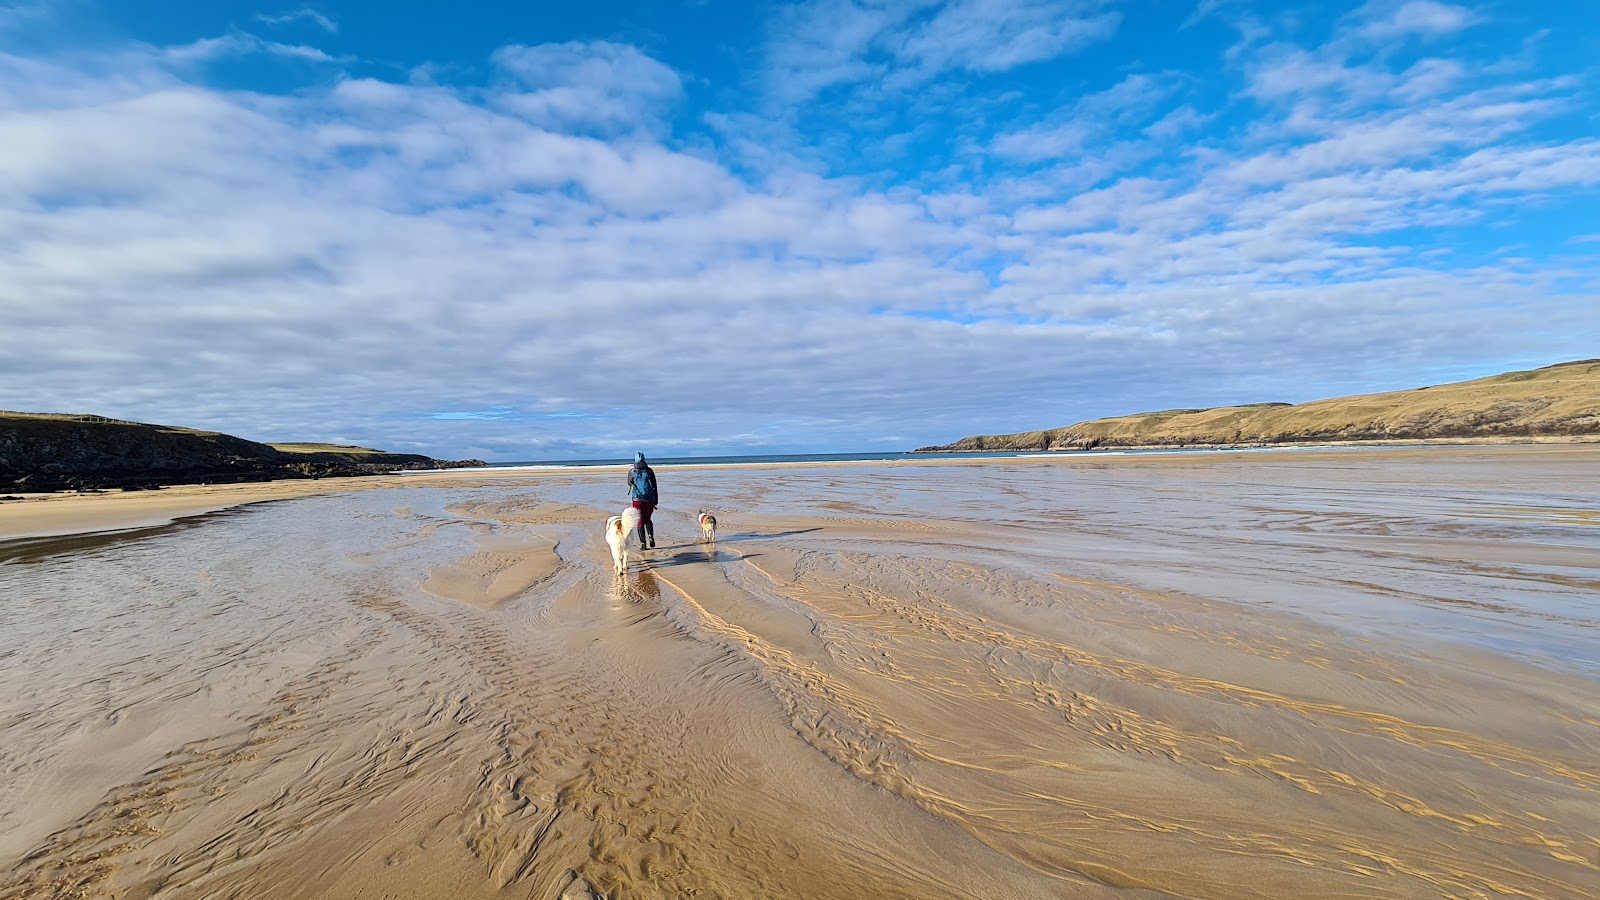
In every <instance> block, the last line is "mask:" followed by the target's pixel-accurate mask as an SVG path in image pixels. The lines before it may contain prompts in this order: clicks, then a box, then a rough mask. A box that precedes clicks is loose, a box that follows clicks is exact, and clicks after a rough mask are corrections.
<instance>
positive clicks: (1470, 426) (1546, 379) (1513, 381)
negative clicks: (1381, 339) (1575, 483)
mask: <svg viewBox="0 0 1600 900" xmlns="http://www.w3.org/2000/svg"><path fill="white" fill-rule="evenodd" d="M1578 436H1595V437H1600V360H1583V361H1580V362H1571V363H1561V364H1558V365H1554V366H1548V367H1546V368H1543V369H1535V370H1533V371H1529V372H1508V373H1506V374H1504V375H1495V376H1492V377H1489V378H1479V379H1476V380H1473V381H1462V382H1457V383H1455V384H1444V385H1438V386H1435V387H1424V388H1415V389H1413V390H1409V391H1393V392H1390V393H1384V394H1362V395H1358V396H1353V397H1337V398H1334V399H1330V400H1316V401H1313V402H1310V403H1302V404H1298V405H1291V404H1288V403H1263V404H1255V405H1251V406H1224V407H1218V408H1216V409H1177V410H1166V411H1163V412H1153V413H1140V414H1137V415H1131V416H1119V417H1115V418H1109V419H1095V420H1093V421H1089V422H1079V423H1078V424H1076V425H1068V426H1066V427H1064V428H1052V429H1047V430H1043V431H1027V432H1020V433H1017V434H1001V435H975V436H972V437H966V438H962V439H961V440H959V441H956V442H955V443H953V444H947V445H945V446H942V447H924V448H922V450H924V451H935V450H945V451H958V450H1084V449H1091V448H1096V447H1184V446H1217V445H1221V446H1228V445H1261V444H1286V443H1333V442H1346V441H1379V440H1383V441H1392V440H1435V439H1444V438H1458V439H1471V438H1518V437H1578Z"/></svg>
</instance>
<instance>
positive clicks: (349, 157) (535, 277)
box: [0, 0, 1600, 460]
mask: <svg viewBox="0 0 1600 900" xmlns="http://www.w3.org/2000/svg"><path fill="white" fill-rule="evenodd" d="M1597 61H1600V24H1597V20H1596V17H1595V16H1594V14H1593V11H1592V10H1591V9H1588V8H1587V5H1586V4H1573V3H1565V2H1559V3H1558V2H1543V0H1542V2H1523V3H1515V4H1511V3H1504V2H1495V3H1459V4H1458V3H1446V2H1442V0H1384V2H1368V3H1307V4H1294V3H1282V2H1271V3H1266V2H1261V3H1255V2H1248V0H1126V2H1115V0H950V2H934V0H873V2H866V0H835V2H822V3H761V2H754V3H722V2H668V0H659V2H638V3H621V2H610V3H606V2H595V3H588V4H569V3H559V4H558V3H507V4H492V3H478V4H471V5H461V4H454V5H444V4H431V3H419V2H391V3H382V4H379V3H370V2H368V3H310V4H300V3H286V4H270V3H267V4H263V3H246V2H235V0H228V2H208V3H198V2H195V3H185V2H162V3H154V2H116V3H111V2H94V0H21V2H19V0H0V195H3V202H0V408H11V409H26V410H47V411H63V412H92V413H99V414H103V415H111V416H118V417H124V418H131V419H138V420H143V421H155V422H164V423H171V424H181V425H190V426H198V427H208V428H215V429H219V430H223V431H228V432H231V433H234V434H238V435H241V436H244V437H249V438H254V439H258V440H333V441H341V442H353V443H364V444H368V445H374V446H381V447H385V448H389V449H395V450H411V451H417V452H424V453H429V454H432V455H436V456H448V457H459V456H479V457H483V458H486V459H494V460H516V459H536V458H569V457H594V456H623V455H629V454H631V452H632V451H633V450H634V449H642V450H644V451H645V452H647V453H651V454H654V455H658V456H678V455H694V454H715V453H767V452H808V451H832V450H895V449H908V448H911V447H916V446H921V445H925V444H931V443H943V442H947V441H951V440H955V439H956V438H959V437H962V436H964V435H967V434H974V433H994V432H1006V431H1021V430H1030V429H1035V428H1044V427H1052V426H1059V425H1065V424H1069V423H1071V422H1074V421H1078V420H1081V419H1087V418H1093V417H1097V416H1103V415H1118V414H1124V413H1129V412H1136V411H1141V410H1149V409H1162V408H1171V407H1175V406H1185V407H1193V406H1209V405H1222V404H1228V403H1238V402H1259V401H1267V400H1283V401H1290V402H1298V401H1303V400H1309V399H1315V398H1318V397H1327V396H1337V395H1341V394H1347V393H1355V392H1365V391H1377V390H1389V389H1398V388H1406V387H1414V386H1418V385H1422V384H1429V383H1437V382H1440V381H1447V380H1456V379H1460V378H1468V377H1476V376H1479V375H1487V374H1493V373H1497V372H1500V371H1505V370H1508V369H1515V368H1529V367H1534V366H1540V365H1547V364H1550V363H1554V362H1558V361H1563V360H1569V359H1576V358H1585V357H1592V356H1596V355H1600V351H1597V346H1600V342H1597V337H1600V284H1597V273H1600V265H1597V263H1600V214H1597V213H1596V210H1600V138H1597V135H1600V96H1597V93H1596V91H1597V88H1600V62H1597Z"/></svg>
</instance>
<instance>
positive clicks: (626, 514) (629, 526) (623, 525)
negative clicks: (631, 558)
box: [617, 507, 639, 534]
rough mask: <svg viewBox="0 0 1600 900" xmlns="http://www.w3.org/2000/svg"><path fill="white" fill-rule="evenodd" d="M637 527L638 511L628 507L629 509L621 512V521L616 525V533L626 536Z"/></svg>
mask: <svg viewBox="0 0 1600 900" xmlns="http://www.w3.org/2000/svg"><path fill="white" fill-rule="evenodd" d="M638 527H639V511H638V510H637V509H634V508H632V507H629V508H627V509H625V510H623V511H622V521H621V522H619V523H618V524H617V532H618V533H619V534H627V533H628V532H630V531H632V530H634V529H635V528H638Z"/></svg>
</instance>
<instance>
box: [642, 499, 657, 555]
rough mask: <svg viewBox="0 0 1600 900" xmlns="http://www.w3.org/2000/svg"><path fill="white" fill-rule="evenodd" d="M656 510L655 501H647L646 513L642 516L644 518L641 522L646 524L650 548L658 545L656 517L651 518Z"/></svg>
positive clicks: (645, 530)
mask: <svg viewBox="0 0 1600 900" xmlns="http://www.w3.org/2000/svg"><path fill="white" fill-rule="evenodd" d="M655 511H656V505H655V504H654V503H646V504H645V505H644V513H643V514H642V516H641V517H640V518H641V520H642V521H641V522H640V524H641V525H643V526H644V534H645V535H649V537H650V546H649V548H648V549H654V548H655V545H656V521H655V519H653V518H651V515H650V514H651V513H653V512H655ZM641 536H643V535H641Z"/></svg>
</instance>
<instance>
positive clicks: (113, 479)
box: [0, 412, 483, 491]
mask: <svg viewBox="0 0 1600 900" xmlns="http://www.w3.org/2000/svg"><path fill="white" fill-rule="evenodd" d="M294 446H299V445H294ZM350 451H359V452H358V453H355V452H350ZM459 465H483V463H482V462H481V461H479V460H465V461H462V462H459V463H451V462H442V461H439V460H433V459H429V458H428V457H425V456H416V455H414V454H385V453H378V452H377V451H372V450H365V449H364V448H328V449H327V450H326V451H324V452H285V451H283V450H280V449H278V448H276V447H273V446H271V445H268V444H259V443H256V442H255V441H247V440H245V439H243V438H237V437H234V436H232V435H228V434H221V433H218V432H214V431H195V430H193V429H188V428H173V427H169V426H164V425H147V424H143V423H140V422H123V421H118V420H113V419H106V418H103V417H100V416H64V415H49V414H40V413H12V412H0V491H55V490H71V489H75V488H76V489H87V488H106V487H121V488H145V487H157V486H160V485H164V484H207V483H226V482H237V481H269V480H272V479H276V478H322V477H327V476H334V475H372V474H379V473H382V472H389V471H393V470H395V469H404V468H409V469H422V468H445V467H450V466H459Z"/></svg>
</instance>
